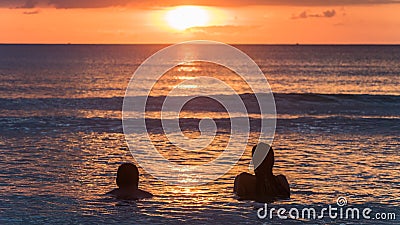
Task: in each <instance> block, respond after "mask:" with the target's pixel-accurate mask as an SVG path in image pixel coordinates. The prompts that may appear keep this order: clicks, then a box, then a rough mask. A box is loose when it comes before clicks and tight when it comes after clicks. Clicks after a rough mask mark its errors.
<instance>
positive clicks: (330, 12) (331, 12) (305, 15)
mask: <svg viewBox="0 0 400 225" xmlns="http://www.w3.org/2000/svg"><path fill="white" fill-rule="evenodd" d="M334 16H336V11H335V10H334V9H332V10H326V11H324V12H322V13H321V14H308V13H307V12H306V11H303V12H302V13H300V14H299V15H297V16H292V19H307V18H310V17H317V18H318V17H319V18H331V17H334Z"/></svg>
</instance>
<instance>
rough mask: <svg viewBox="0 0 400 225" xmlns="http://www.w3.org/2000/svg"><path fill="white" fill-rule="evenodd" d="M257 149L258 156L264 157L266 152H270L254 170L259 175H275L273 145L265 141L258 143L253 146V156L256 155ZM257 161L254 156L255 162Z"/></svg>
mask: <svg viewBox="0 0 400 225" xmlns="http://www.w3.org/2000/svg"><path fill="white" fill-rule="evenodd" d="M256 149H257V157H263V156H265V153H266V152H268V154H267V155H266V156H265V158H264V159H263V161H262V162H261V164H260V165H259V166H258V167H256V168H255V169H254V172H255V173H256V175H257V174H259V175H270V176H271V175H273V173H272V167H274V161H275V157H274V150H273V149H272V147H271V146H269V145H267V144H265V143H262V142H261V143H259V144H258V145H255V146H253V149H252V151H251V156H252V157H254V153H255V151H256ZM254 161H256V160H255V159H254V158H253V162H254Z"/></svg>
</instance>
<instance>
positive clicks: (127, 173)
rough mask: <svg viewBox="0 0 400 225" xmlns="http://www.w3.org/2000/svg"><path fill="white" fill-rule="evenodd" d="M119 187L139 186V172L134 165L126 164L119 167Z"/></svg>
mask: <svg viewBox="0 0 400 225" xmlns="http://www.w3.org/2000/svg"><path fill="white" fill-rule="evenodd" d="M116 181H117V185H118V187H120V188H123V187H132V186H134V187H138V186H139V170H138V168H137V167H136V166H135V165H133V164H132V163H124V164H122V165H120V166H119V167H118V171H117V180H116Z"/></svg>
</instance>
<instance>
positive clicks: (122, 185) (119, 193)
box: [107, 163, 153, 200]
mask: <svg viewBox="0 0 400 225" xmlns="http://www.w3.org/2000/svg"><path fill="white" fill-rule="evenodd" d="M117 186H118V188H116V189H114V190H112V191H110V192H108V193H107V194H108V195H112V196H114V197H116V198H117V199H125V200H137V199H142V198H151V197H153V195H152V194H151V193H149V192H147V191H143V190H140V189H139V170H138V168H137V167H136V166H135V165H133V164H132V163H124V164H122V165H121V166H119V168H118V172H117Z"/></svg>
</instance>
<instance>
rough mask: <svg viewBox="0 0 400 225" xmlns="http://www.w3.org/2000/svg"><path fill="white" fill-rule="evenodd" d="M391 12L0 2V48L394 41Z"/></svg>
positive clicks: (312, 5)
mask: <svg viewBox="0 0 400 225" xmlns="http://www.w3.org/2000/svg"><path fill="white" fill-rule="evenodd" d="M183 6H185V7H183ZM399 13H400V1H396V0H381V1H380V0H336V1H335V0H325V1H323V0H321V1H317V0H280V1H279V0H248V1H245V0H229V1H228V0H222V1H215V0H192V1H183V0H165V1H160V0H157V1H156V0H114V1H111V0H71V1H67V0H0V20H1V21H2V22H1V23H0V34H1V35H0V43H176V42H181V41H185V40H193V39H207V40H216V41H222V42H226V43H243V44H254V43H261V44H262V43H265V44H280V43H282V44H293V43H303V44H305V43H307V44H326V43H337V44H346V43H359V44H362V43H374V44H399V43H400V15H399Z"/></svg>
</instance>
